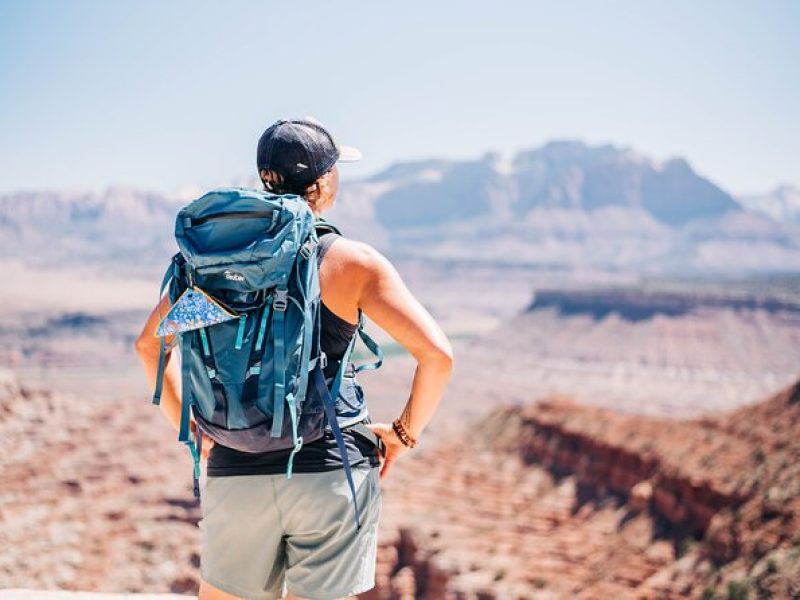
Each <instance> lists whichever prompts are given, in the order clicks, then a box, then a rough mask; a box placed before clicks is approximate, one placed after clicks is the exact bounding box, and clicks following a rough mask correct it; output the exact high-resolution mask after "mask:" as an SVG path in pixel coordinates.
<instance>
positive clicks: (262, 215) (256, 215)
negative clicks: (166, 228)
mask: <svg viewBox="0 0 800 600" xmlns="http://www.w3.org/2000/svg"><path fill="white" fill-rule="evenodd" d="M272 214H273V211H271V210H269V211H263V210H262V211H256V212H252V211H248V212H245V211H238V212H227V213H214V214H211V215H206V216H205V217H198V218H196V219H191V224H190V225H191V227H197V226H198V225H202V224H204V223H205V222H207V221H216V220H217V219H267V218H270V219H271V218H272Z"/></svg>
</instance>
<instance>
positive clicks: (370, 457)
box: [206, 232, 380, 477]
mask: <svg viewBox="0 0 800 600" xmlns="http://www.w3.org/2000/svg"><path fill="white" fill-rule="evenodd" d="M337 237H340V236H339V235H338V234H337V233H334V232H326V233H324V234H322V235H321V236H320V249H319V264H320V265H321V264H322V259H323V258H324V257H325V254H326V253H327V252H328V249H329V248H330V247H331V244H333V242H335V241H336V238H337ZM355 331H356V325H354V324H352V323H348V322H347V321H345V320H344V319H342V318H340V317H339V316H337V315H335V314H334V313H333V312H332V311H331V310H330V309H329V308H328V307H327V306H325V304H324V303H323V302H322V301H320V347H321V348H322V351H323V352H325V354H326V355H327V356H328V365H327V367H325V370H324V373H325V376H326V377H333V376H334V375H335V374H336V369H337V368H338V366H339V362H340V361H341V359H342V357H343V356H344V353H345V350H346V349H347V345H348V344H349V343H350V339H351V338H352V336H353V334H354V333H355ZM366 422H369V418H368V419H367V420H366ZM342 434H343V436H344V441H345V446H346V447H347V456H348V459H349V462H350V466H351V467H356V466H360V465H363V464H368V465H370V466H372V467H376V466H378V465H379V464H380V461H379V459H378V455H377V451H376V449H375V446H373V445H372V444H370V443H369V442H367V441H365V440H364V439H363V438H361V437H360V436H357V435H354V434H353V433H351V432H350V431H349V430H347V429H343V430H342ZM290 453H291V449H289V450H285V451H279V452H265V453H262V454H251V453H248V452H239V451H238V450H234V449H233V448H228V447H226V446H221V445H219V444H214V446H213V447H212V448H211V451H210V452H209V455H208V466H207V467H206V473H207V475H208V476H209V477H221V476H226V475H275V474H278V473H285V472H286V463H287V461H288V460H289V454H290ZM342 467H343V463H342V459H341V456H340V455H339V449H338V448H337V446H336V440H335V439H334V437H333V434H332V433H331V431H329V430H328V431H326V433H325V435H324V436H323V437H322V438H320V439H319V440H316V441H314V442H310V443H308V444H305V445H304V446H303V447H302V448H301V449H300V451H299V452H298V453H297V454H296V455H295V457H294V466H293V468H292V470H293V472H295V473H318V472H321V471H331V470H334V469H341V468H342Z"/></svg>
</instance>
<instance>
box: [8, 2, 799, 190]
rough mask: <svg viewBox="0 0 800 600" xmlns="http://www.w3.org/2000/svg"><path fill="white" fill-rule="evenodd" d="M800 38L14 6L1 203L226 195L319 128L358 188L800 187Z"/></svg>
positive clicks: (782, 29) (566, 10)
mask: <svg viewBox="0 0 800 600" xmlns="http://www.w3.org/2000/svg"><path fill="white" fill-rule="evenodd" d="M799 32H800V2H797V1H794V0H786V1H783V2H780V1H763V2H759V1H756V0H753V1H751V2H737V1H731V0H725V1H719V2H711V1H705V2H699V1H698V0H692V1H686V2H677V1H669V2H655V1H652V2H650V1H645V0H631V1H627V2H626V1H613V0H603V1H600V0H598V1H596V2H579V1H571V0H564V1H556V0H551V1H550V2H534V1H531V0H524V1H519V2H502V1H494V2H488V1H485V0H484V1H482V2H465V1H463V0H462V1H456V0H453V1H431V0H428V1H410V0H404V1H403V2H394V3H390V2H379V1H375V0H368V1H363V2H348V1H345V0H342V1H340V2H332V1H330V0H328V1H324V2H323V1H319V2H315V1H305V2H270V1H267V0H262V1H258V2H244V1H239V2H236V1H230V2H222V1H217V2H203V1H198V0H193V1H191V2H190V1H186V2H183V1H177V0H174V1H170V0H166V1H165V0H162V1H158V2H156V1H143V0H138V1H135V2H127V1H122V0H114V1H102V0H97V1H94V2H90V1H76V0H71V1H66V0H64V1H51V2H44V1H36V0H16V1H8V0H0V190H2V191H8V190H14V189H20V188H26V189H30V188H51V187H73V188H74V187H90V188H99V187H103V186H106V185H109V184H132V185H136V186H138V187H144V188H157V189H172V188H174V187H178V186H181V185H188V184H199V185H203V186H207V185H216V184H219V183H226V182H228V181H229V180H231V179H232V178H234V177H243V176H250V175H252V174H253V173H254V172H255V164H254V163H255V158H254V155H255V146H256V142H257V139H258V136H259V134H260V133H261V131H262V130H263V129H264V128H265V127H266V126H267V125H268V124H270V123H271V122H272V121H274V120H275V119H277V118H279V117H281V116H302V115H314V116H316V117H317V118H319V119H320V120H322V121H323V122H324V123H325V124H327V125H328V127H329V128H330V129H331V130H332V131H333V132H334V134H335V135H336V136H337V138H338V139H339V141H340V142H343V143H349V144H352V145H356V146H358V147H359V148H361V150H362V151H363V153H364V158H365V159H364V161H363V162H362V163H360V164H358V165H346V166H344V167H343V169H342V174H343V176H344V177H356V176H362V175H366V174H369V173H372V172H375V171H377V170H379V169H380V168H382V167H384V166H386V165H387V164H388V163H390V162H392V161H395V160H411V159H419V158H428V157H450V158H474V157H478V156H480V155H482V154H483V153H485V152H487V151H498V152H501V153H503V154H505V155H508V156H510V155H512V154H513V153H514V152H516V151H518V150H520V149H523V148H529V147H533V146H537V145H540V144H542V143H544V142H546V141H548V140H551V139H558V138H580V139H583V140H586V141H589V142H592V143H600V142H602V143H606V142H611V143H614V144H618V145H623V146H631V147H633V148H635V149H637V150H640V151H641V152H643V153H645V154H647V155H650V156H652V157H653V158H656V159H659V160H661V159H666V158H669V157H671V156H675V155H681V156H684V157H686V158H687V159H688V160H689V161H690V162H691V163H692V164H693V165H694V167H695V168H696V169H697V170H698V171H699V172H701V173H702V174H704V175H706V176H707V177H709V178H711V179H712V180H713V181H714V182H716V183H718V184H719V185H721V186H722V187H724V188H726V189H727V190H729V191H731V192H734V193H739V192H750V191H762V190H766V189H769V188H771V187H773V186H775V185H776V184H778V183H781V182H788V183H792V184H795V185H798V184H800V34H799Z"/></svg>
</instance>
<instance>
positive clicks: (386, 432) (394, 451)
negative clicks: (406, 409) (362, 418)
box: [367, 423, 410, 479]
mask: <svg viewBox="0 0 800 600" xmlns="http://www.w3.org/2000/svg"><path fill="white" fill-rule="evenodd" d="M367 427H369V428H370V430H371V431H372V433H374V434H375V435H377V436H378V437H379V438H380V439H381V441H382V442H383V444H384V446H385V447H386V454H385V455H384V456H383V459H382V462H381V479H384V478H386V475H387V474H388V473H389V468H390V467H391V466H392V463H394V461H395V460H397V459H398V458H399V457H400V456H401V455H403V454H405V453H406V452H408V451H409V450H410V448H409V447H408V446H405V445H404V444H403V442H401V441H400V439H399V438H398V437H397V434H396V433H395V432H394V429H392V426H391V425H390V424H386V423H367Z"/></svg>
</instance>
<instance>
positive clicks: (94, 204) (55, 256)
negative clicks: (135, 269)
mask: <svg viewBox="0 0 800 600" xmlns="http://www.w3.org/2000/svg"><path fill="white" fill-rule="evenodd" d="M181 204H182V202H181V201H180V200H178V199H174V198H168V197H166V196H163V195H161V194H158V193H155V192H144V191H139V190H134V189H130V188H123V187H113V188H109V189H107V190H105V191H104V192H102V193H99V194H97V193H90V192H58V191H45V192H19V193H15V194H8V195H3V196H0V252H1V253H2V256H3V257H7V258H17V259H22V260H24V261H25V262H27V263H29V264H37V263H48V264H65V263H67V264H68V263H78V262H86V261H90V262H97V261H99V262H106V261H109V260H112V259H113V260H119V261H121V262H122V263H123V264H131V263H133V264H137V263H138V264H147V263H150V264H152V263H153V262H154V261H156V260H163V258H164V257H165V256H166V257H169V256H170V255H171V254H170V252H172V251H173V250H172V248H173V247H174V246H175V244H174V242H172V239H171V233H172V230H173V227H174V221H175V214H176V213H177V211H178V208H179V207H180V206H181Z"/></svg>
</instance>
